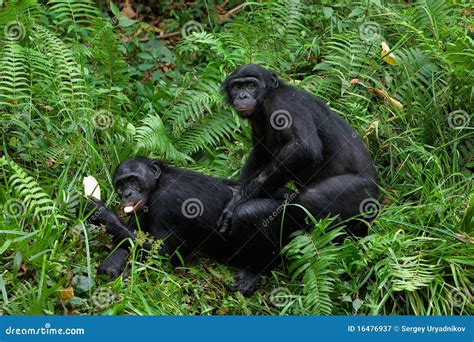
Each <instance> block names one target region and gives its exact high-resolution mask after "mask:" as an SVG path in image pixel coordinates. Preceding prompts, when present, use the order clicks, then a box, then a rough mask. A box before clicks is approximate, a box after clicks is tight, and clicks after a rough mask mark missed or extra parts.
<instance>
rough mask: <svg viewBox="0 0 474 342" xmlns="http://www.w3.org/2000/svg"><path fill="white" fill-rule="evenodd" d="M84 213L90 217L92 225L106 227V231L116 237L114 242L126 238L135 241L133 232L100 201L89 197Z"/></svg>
mask: <svg viewBox="0 0 474 342" xmlns="http://www.w3.org/2000/svg"><path fill="white" fill-rule="evenodd" d="M84 208H85V209H84V213H85V214H87V215H88V219H87V220H88V221H89V222H90V223H92V224H95V225H99V224H103V225H104V226H105V231H106V232H107V233H108V234H110V235H112V236H113V237H114V240H116V241H121V240H124V239H126V238H131V239H132V240H134V239H135V234H134V233H133V230H132V229H131V228H129V227H127V225H126V224H125V223H123V222H122V220H120V218H119V217H118V216H117V214H115V213H114V212H113V211H112V210H110V209H109V208H107V206H106V205H105V204H104V203H103V202H102V201H100V200H98V199H96V198H94V197H87V199H86V201H85V204H84Z"/></svg>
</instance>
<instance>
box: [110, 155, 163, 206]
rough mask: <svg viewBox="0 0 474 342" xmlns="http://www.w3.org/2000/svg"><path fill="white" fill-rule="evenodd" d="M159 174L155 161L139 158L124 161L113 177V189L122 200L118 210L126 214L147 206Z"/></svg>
mask: <svg viewBox="0 0 474 342" xmlns="http://www.w3.org/2000/svg"><path fill="white" fill-rule="evenodd" d="M160 174H161V170H160V166H159V165H158V163H157V161H154V160H147V159H141V158H140V157H137V158H135V159H127V160H124V161H123V162H122V163H121V164H120V165H119V167H118V168H117V170H116V171H115V175H114V186H115V189H116V190H117V193H118V194H119V195H120V196H121V198H122V203H121V204H120V209H121V210H123V211H124V212H125V213H126V214H129V213H132V212H139V211H140V210H141V209H142V208H143V207H144V206H145V205H147V202H148V197H149V195H150V193H151V191H152V190H153V189H155V188H156V186H157V180H158V178H159V177H160Z"/></svg>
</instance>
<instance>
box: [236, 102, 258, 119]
mask: <svg viewBox="0 0 474 342" xmlns="http://www.w3.org/2000/svg"><path fill="white" fill-rule="evenodd" d="M254 108H255V105H250V106H246V107H244V106H235V110H236V111H237V113H239V115H240V116H242V117H244V118H246V117H248V116H250V114H252V111H253V109H254Z"/></svg>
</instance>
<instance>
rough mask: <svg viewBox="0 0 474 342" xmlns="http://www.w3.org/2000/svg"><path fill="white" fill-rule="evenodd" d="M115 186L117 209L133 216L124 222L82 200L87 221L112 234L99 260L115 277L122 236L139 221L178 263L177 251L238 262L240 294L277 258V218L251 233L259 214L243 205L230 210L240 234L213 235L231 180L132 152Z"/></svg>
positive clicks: (123, 248) (268, 210) (270, 202)
mask: <svg viewBox="0 0 474 342" xmlns="http://www.w3.org/2000/svg"><path fill="white" fill-rule="evenodd" d="M114 186H115V188H116V190H117V192H118V194H119V195H120V196H121V198H122V203H121V205H120V210H121V211H123V212H127V213H133V214H134V215H133V217H130V220H129V221H130V223H129V224H125V223H124V222H123V221H121V220H120V218H119V217H118V216H117V215H116V214H115V213H114V212H112V210H110V209H109V208H107V207H106V206H105V204H104V203H102V202H101V201H99V200H97V199H94V198H90V199H89V200H88V201H87V203H88V204H87V206H86V212H87V213H89V214H91V215H90V219H89V220H90V221H91V222H92V223H94V224H103V225H105V227H106V231H107V232H108V233H109V234H112V235H113V237H114V245H115V251H114V252H113V253H112V254H111V255H110V256H109V257H108V258H107V259H106V260H104V261H103V262H102V263H101V264H100V266H99V268H98V273H99V274H106V275H108V276H110V277H117V276H119V275H120V274H121V273H122V271H123V269H124V267H125V265H126V262H127V259H128V254H129V251H128V250H129V246H130V244H129V243H127V242H126V241H128V239H132V240H133V239H135V231H136V230H137V228H138V226H139V227H140V229H141V230H142V231H144V232H148V233H150V234H151V235H152V236H153V237H154V238H156V239H160V240H162V244H161V246H160V250H159V253H160V254H161V255H168V256H170V259H171V263H172V264H174V265H176V264H178V263H179V260H180V258H179V257H178V253H179V256H180V257H181V258H183V259H185V258H187V257H189V256H191V255H193V254H195V253H197V252H204V253H205V254H207V255H209V256H210V257H213V258H215V259H217V260H220V261H223V262H226V263H231V264H234V265H236V266H239V267H240V268H241V270H240V271H239V272H238V273H237V274H236V276H235V283H234V285H235V287H236V289H237V290H239V291H240V292H241V293H242V294H244V295H245V296H250V295H251V294H252V293H253V292H254V291H255V288H256V285H257V282H258V280H259V278H260V275H261V274H262V273H263V272H265V271H268V270H270V268H271V267H272V266H273V265H275V264H277V263H278V261H279V259H278V257H277V256H278V252H279V247H280V246H279V238H280V235H279V234H280V232H279V225H278V223H277V222H274V223H273V222H272V223H270V224H268V225H266V226H265V227H264V228H262V229H261V230H258V231H257V232H255V231H254V229H253V228H252V227H254V226H255V225H256V224H257V223H258V222H257V220H258V219H259V218H256V217H254V216H253V215H252V212H248V211H247V210H246V209H245V208H242V210H236V211H235V213H234V217H233V221H232V225H233V226H234V227H241V228H240V229H239V234H238V235H236V236H234V237H233V238H232V239H227V240H226V239H224V238H223V237H222V236H221V235H220V234H218V232H217V220H218V218H219V216H220V214H221V213H222V210H223V209H224V207H225V205H226V203H227V202H229V201H230V200H231V199H232V196H233V192H234V191H235V183H234V182H231V181H227V180H222V179H218V178H214V177H209V176H206V175H202V174H199V173H196V172H193V171H189V170H185V169H181V168H176V167H171V166H169V165H167V164H165V163H164V162H162V161H160V160H154V159H148V158H143V157H136V158H134V159H127V160H125V161H123V162H122V163H121V164H120V165H119V167H118V168H117V170H116V172H115V175H114ZM283 200H284V194H283V193H280V194H276V195H275V196H274V197H271V198H270V197H269V198H268V199H266V200H263V201H259V203H256V204H255V205H256V207H255V208H256V209H258V210H259V212H260V213H262V214H264V215H266V216H270V215H271V214H272V213H273V212H275V211H277V210H278V208H280V207H281V204H282V203H283ZM92 211H94V213H91V212H92ZM135 216H136V217H137V218H138V220H137V219H135ZM137 221H138V223H137ZM124 239H126V240H125V241H124ZM144 247H145V248H147V246H146V245H145V246H144ZM148 248H149V246H148Z"/></svg>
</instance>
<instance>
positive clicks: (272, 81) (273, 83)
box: [270, 72, 280, 89]
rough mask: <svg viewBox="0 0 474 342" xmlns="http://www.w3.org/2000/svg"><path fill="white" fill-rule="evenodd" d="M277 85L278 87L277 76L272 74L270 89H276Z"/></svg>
mask: <svg viewBox="0 0 474 342" xmlns="http://www.w3.org/2000/svg"><path fill="white" fill-rule="evenodd" d="M279 85H280V82H279V81H278V77H277V75H276V74H275V73H274V72H272V77H271V78H270V88H272V89H274V88H278V86H279Z"/></svg>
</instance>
